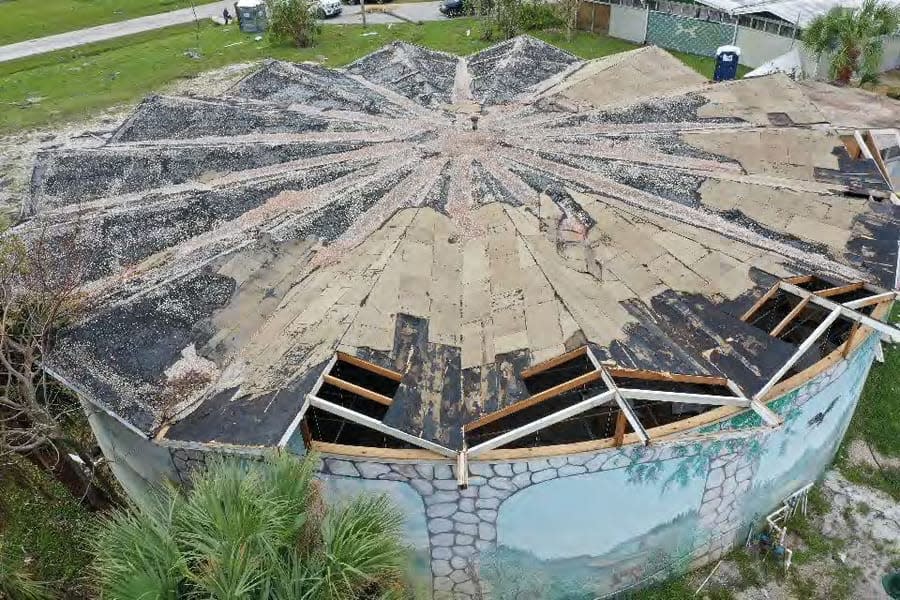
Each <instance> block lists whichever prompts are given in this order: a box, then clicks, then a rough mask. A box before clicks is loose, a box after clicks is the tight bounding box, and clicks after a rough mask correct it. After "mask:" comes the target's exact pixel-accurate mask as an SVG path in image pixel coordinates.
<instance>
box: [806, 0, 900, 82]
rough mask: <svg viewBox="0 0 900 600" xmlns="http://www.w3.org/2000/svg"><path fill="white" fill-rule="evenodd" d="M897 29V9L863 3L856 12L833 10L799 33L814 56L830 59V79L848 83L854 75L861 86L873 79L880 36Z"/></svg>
mask: <svg viewBox="0 0 900 600" xmlns="http://www.w3.org/2000/svg"><path fill="white" fill-rule="evenodd" d="M898 28H900V7H897V6H894V5H891V4H887V3H885V2H882V1H881V0H864V1H863V3H862V5H861V6H860V7H858V8H845V7H840V6H836V7H834V8H832V9H831V10H830V11H828V12H827V13H826V14H824V15H820V16H818V17H816V18H815V19H814V20H813V21H812V23H810V24H809V26H808V27H807V28H806V30H805V31H804V32H803V43H804V45H805V46H806V47H807V48H809V49H810V50H812V51H813V52H815V53H816V55H818V56H822V55H827V56H829V57H830V68H829V71H830V73H829V74H830V76H831V77H832V79H836V80H838V81H840V82H842V83H848V82H849V81H850V79H851V78H852V77H853V76H854V74H856V75H858V76H859V77H860V79H861V80H862V81H864V82H865V81H870V80H873V79H875V78H876V77H877V74H878V68H879V66H880V64H881V57H882V50H883V48H882V41H881V38H882V36H885V35H889V34H891V33H894V32H896V31H897V30H898Z"/></svg>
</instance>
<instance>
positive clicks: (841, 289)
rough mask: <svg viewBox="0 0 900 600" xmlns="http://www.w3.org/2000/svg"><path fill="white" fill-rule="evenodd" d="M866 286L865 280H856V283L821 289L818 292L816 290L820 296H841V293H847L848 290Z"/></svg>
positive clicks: (852, 290)
mask: <svg viewBox="0 0 900 600" xmlns="http://www.w3.org/2000/svg"><path fill="white" fill-rule="evenodd" d="M865 286H866V282H865V281H856V282H854V283H848V284H847V285H837V286H835V287H830V288H827V289H824V290H819V291H818V292H815V294H816V296H819V297H820V298H828V297H830V296H840V295H841V294H846V293H848V292H855V291H856V290H861V289H863V288H864V287H865Z"/></svg>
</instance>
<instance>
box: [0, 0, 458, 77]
mask: <svg viewBox="0 0 900 600" xmlns="http://www.w3.org/2000/svg"><path fill="white" fill-rule="evenodd" d="M439 4H440V2H412V3H403V4H388V5H381V6H380V7H379V8H381V7H388V8H389V9H390V10H391V12H395V13H397V14H398V15H401V16H403V17H405V18H406V19H409V20H411V21H436V20H438V19H441V18H443V16H442V15H441V14H440V13H439V12H438V5H439ZM225 7H229V11H230V12H232V13H233V12H234V8H233V2H232V1H230V0H228V1H224V2H215V3H213V4H203V5H201V6H198V7H197V9H196V10H197V17H198V18H200V19H209V18H211V17H221V16H222V10H223V9H224V8H225ZM193 20H194V11H193V10H192V9H190V8H183V9H180V10H173V11H171V12H167V13H161V14H158V15H150V16H147V17H140V18H137V19H130V20H128V21H120V22H118V23H109V24H107V25H98V26H97V27H88V28H87V29H79V30H77V31H69V32H66V33H60V34H57V35H51V36H47V37H43V38H37V39H34V40H27V41H24V42H18V43H16V44H10V45H8V46H0V62H6V61H9V60H15V59H17V58H24V57H26V56H33V55H35V54H43V53H45V52H53V51H54V50H62V49H64V48H72V47H75V46H81V45H82V44H90V43H93V42H102V41H104V40H110V39H113V38H117V37H122V36H125V35H133V34H135V33H141V32H144V31H152V30H154V29H161V28H163V27H169V26H171V25H180V24H182V23H190V22H191V21H193ZM366 22H367V23H373V24H375V23H401V22H403V21H402V19H397V18H395V17H392V16H391V15H388V14H384V13H368V14H367V15H366ZM323 23H324V24H326V25H327V24H329V23H334V24H347V23H362V15H361V14H360V7H359V5H355V6H344V12H343V14H341V15H340V16H339V17H336V18H334V19H328V20H326V21H323Z"/></svg>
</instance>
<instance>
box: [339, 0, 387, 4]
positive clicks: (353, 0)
mask: <svg viewBox="0 0 900 600" xmlns="http://www.w3.org/2000/svg"><path fill="white" fill-rule="evenodd" d="M344 1H345V2H346V3H347V4H359V0H344ZM392 1H393V0H366V4H383V3H385V2H392Z"/></svg>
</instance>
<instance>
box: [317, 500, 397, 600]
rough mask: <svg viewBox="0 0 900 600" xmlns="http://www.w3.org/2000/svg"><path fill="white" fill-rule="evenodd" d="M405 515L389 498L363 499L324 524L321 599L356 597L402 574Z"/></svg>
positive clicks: (343, 509)
mask: <svg viewBox="0 0 900 600" xmlns="http://www.w3.org/2000/svg"><path fill="white" fill-rule="evenodd" d="M402 525H403V515H402V514H401V513H400V512H399V511H398V510H397V509H396V507H394V506H393V505H392V504H391V503H390V501H389V500H388V499H387V497H386V496H360V497H359V498H356V499H355V500H354V501H352V502H351V503H349V504H348V505H346V506H345V507H343V508H341V509H339V510H337V511H336V512H334V513H332V514H330V515H329V516H328V517H327V518H326V520H325V523H324V526H323V531H322V536H323V539H324V545H325V548H324V558H325V560H324V562H323V565H322V571H321V572H320V576H321V577H322V580H323V586H322V589H321V592H322V595H321V596H318V597H321V598H325V599H328V600H337V599H339V598H345V597H348V596H353V595H354V594H355V593H357V592H359V591H360V590H361V589H363V588H364V587H366V586H367V585H368V584H370V583H371V582H373V581H378V582H382V583H390V582H393V581H394V580H396V578H397V576H398V575H399V573H400V571H401V566H402V561H403V556H404V550H403V546H401V544H400V542H399V540H400V533H401V528H402Z"/></svg>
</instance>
